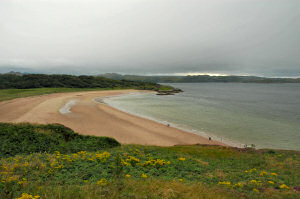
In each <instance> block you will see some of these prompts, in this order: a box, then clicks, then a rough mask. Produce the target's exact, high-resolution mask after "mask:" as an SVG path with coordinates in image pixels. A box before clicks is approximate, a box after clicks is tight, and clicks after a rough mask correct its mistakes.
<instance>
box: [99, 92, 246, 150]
mask: <svg viewBox="0 0 300 199" xmlns="http://www.w3.org/2000/svg"><path fill="white" fill-rule="evenodd" d="M132 94H135V95H139V94H141V93H126V94H122V95H118V96H107V97H103V98H95V99H94V101H95V102H97V103H103V104H106V105H108V106H110V107H112V108H114V109H117V110H119V111H122V112H124V113H127V114H130V115H134V116H137V117H140V118H144V119H147V120H151V121H154V122H157V123H160V124H162V125H168V124H169V125H170V127H172V128H176V129H179V130H182V131H185V132H188V133H191V134H194V135H197V136H201V137H203V138H206V139H209V138H211V139H212V140H214V141H217V142H220V143H222V144H223V145H227V146H231V147H237V148H245V147H244V146H245V144H243V143H240V142H236V141H233V140H230V139H226V138H223V137H218V136H216V135H213V134H210V133H206V132H203V131H199V130H195V129H192V128H188V127H184V126H182V125H180V124H176V123H172V122H168V121H162V120H158V119H156V118H154V117H151V116H146V115H142V114H139V113H136V112H134V111H128V110H125V109H124V108H121V107H118V106H114V105H112V104H110V103H109V102H107V101H106V100H109V99H111V98H115V97H116V98H117V97H122V96H128V95H132Z"/></svg>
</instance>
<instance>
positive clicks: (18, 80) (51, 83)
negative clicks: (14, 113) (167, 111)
mask: <svg viewBox="0 0 300 199" xmlns="http://www.w3.org/2000/svg"><path fill="white" fill-rule="evenodd" d="M61 87H64V88H135V89H146V90H159V88H160V87H161V85H159V84H157V83H148V82H136V81H131V80H113V79H108V78H105V77H99V76H86V75H81V76H74V75H46V74H25V75H15V74H0V89H27V88H61Z"/></svg>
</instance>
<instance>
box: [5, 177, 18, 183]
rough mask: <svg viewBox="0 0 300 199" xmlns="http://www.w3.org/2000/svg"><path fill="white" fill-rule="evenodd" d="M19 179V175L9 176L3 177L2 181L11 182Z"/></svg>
mask: <svg viewBox="0 0 300 199" xmlns="http://www.w3.org/2000/svg"><path fill="white" fill-rule="evenodd" d="M18 179H19V177H18V176H10V177H7V178H6V179H5V178H2V179H1V182H2V183H10V182H13V181H17V180H18Z"/></svg>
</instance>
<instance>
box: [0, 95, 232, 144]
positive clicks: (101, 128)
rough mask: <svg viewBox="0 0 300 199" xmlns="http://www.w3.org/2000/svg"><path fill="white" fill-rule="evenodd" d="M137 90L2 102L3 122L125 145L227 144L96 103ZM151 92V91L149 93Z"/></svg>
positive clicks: (1, 118)
mask: <svg viewBox="0 0 300 199" xmlns="http://www.w3.org/2000/svg"><path fill="white" fill-rule="evenodd" d="M145 92H147V93H148V92H149V91H138V90H110V91H86V92H74V93H55V94H49V95H47V96H34V97H29V98H18V99H14V100H12V101H9V103H7V102H8V101H6V102H5V103H3V102H0V112H1V113H3V114H1V115H0V121H1V122H12V123H22V122H29V123H40V124H49V123H60V124H63V125H65V126H67V127H69V128H72V129H73V130H74V131H75V132H78V133H80V134H84V135H95V136H107V137H113V138H115V139H116V140H118V141H119V142H120V143H122V144H142V145H156V146H173V145H190V144H208V145H223V146H224V145H226V144H224V143H221V142H218V141H215V140H212V141H209V140H208V139H207V138H205V137H203V136H200V135H197V134H193V133H191V132H187V131H184V130H181V129H178V128H174V127H168V126H166V125H164V124H162V123H159V122H156V121H153V120H149V119H146V118H142V117H139V116H135V115H132V114H130V113H126V112H123V111H121V110H119V109H117V108H114V107H111V106H109V105H106V104H103V103H99V102H96V101H95V100H94V99H95V98H99V97H100V98H101V97H102V98H103V97H111V96H117V95H120V94H121V95H123V94H128V93H145ZM150 92H151V91H150ZM71 100H75V101H76V103H75V104H73V105H72V106H70V107H68V108H70V111H71V112H68V113H67V114H62V113H61V112H60V109H62V108H63V107H64V106H66V104H68V103H69V102H70V101H71Z"/></svg>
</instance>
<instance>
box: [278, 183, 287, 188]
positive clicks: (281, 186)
mask: <svg viewBox="0 0 300 199" xmlns="http://www.w3.org/2000/svg"><path fill="white" fill-rule="evenodd" d="M279 187H280V189H289V187H288V186H287V185H285V184H282V185H280V186H279Z"/></svg>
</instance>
